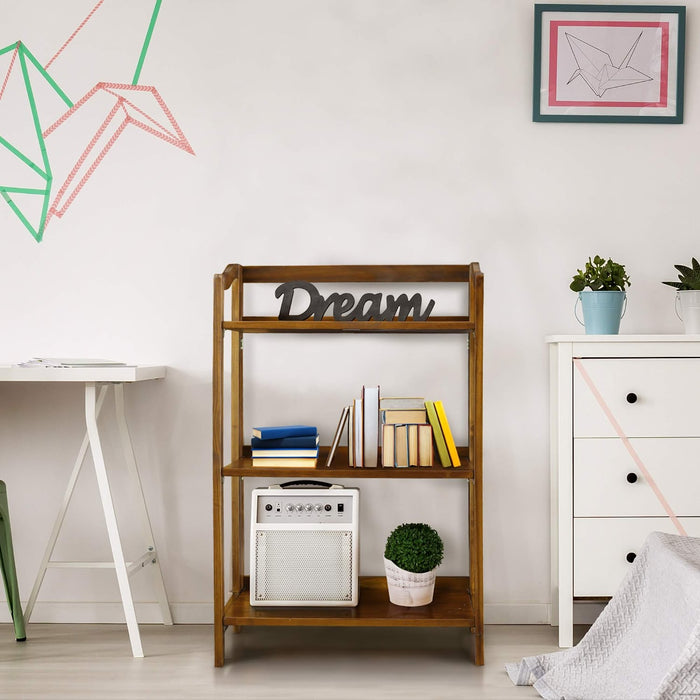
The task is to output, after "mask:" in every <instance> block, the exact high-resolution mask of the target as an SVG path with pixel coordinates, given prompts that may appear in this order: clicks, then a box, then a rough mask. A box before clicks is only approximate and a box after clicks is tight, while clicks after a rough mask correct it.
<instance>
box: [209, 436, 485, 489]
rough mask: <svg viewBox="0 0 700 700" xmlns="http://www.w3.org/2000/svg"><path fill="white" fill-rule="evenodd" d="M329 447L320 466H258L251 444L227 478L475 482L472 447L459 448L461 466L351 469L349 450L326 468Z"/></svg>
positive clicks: (320, 456)
mask: <svg viewBox="0 0 700 700" xmlns="http://www.w3.org/2000/svg"><path fill="white" fill-rule="evenodd" d="M328 450H329V447H328V446H327V445H325V446H321V447H320V448H319V454H318V466H316V467H309V468H303V467H254V466H253V460H252V459H251V457H250V445H244V447H243V457H241V459H237V460H234V461H233V462H232V463H230V464H227V465H226V466H224V468H223V470H222V474H223V475H224V476H245V477H269V476H273V477H279V478H280V479H301V478H308V479H321V480H323V479H473V478H474V470H473V469H472V467H471V465H470V464H469V448H468V447H466V446H459V447H458V448H457V451H458V452H459V458H460V461H461V462H462V465H461V466H460V467H443V466H442V465H441V464H434V465H433V466H432V467H381V466H380V467H351V466H348V448H347V447H338V448H337V450H336V453H335V456H334V457H333V464H332V466H330V467H326V466H325V464H326V459H327V457H328Z"/></svg>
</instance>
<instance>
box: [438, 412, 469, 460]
mask: <svg viewBox="0 0 700 700" xmlns="http://www.w3.org/2000/svg"><path fill="white" fill-rule="evenodd" d="M435 412H436V413H437V415H438V419H439V421H440V427H441V428H442V434H443V435H444V437H445V444H446V445H447V451H448V452H449V453H450V459H451V460H452V466H453V467H459V466H460V465H461V464H462V463H461V462H460V461H459V455H458V454H457V445H455V441H454V438H453V437H452V431H451V430H450V424H449V423H448V422H447V415H446V414H445V409H444V407H443V405H442V401H436V402H435Z"/></svg>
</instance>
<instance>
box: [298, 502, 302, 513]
mask: <svg viewBox="0 0 700 700" xmlns="http://www.w3.org/2000/svg"><path fill="white" fill-rule="evenodd" d="M297 510H298V511H299V512H301V511H302V510H304V504H303V503H297Z"/></svg>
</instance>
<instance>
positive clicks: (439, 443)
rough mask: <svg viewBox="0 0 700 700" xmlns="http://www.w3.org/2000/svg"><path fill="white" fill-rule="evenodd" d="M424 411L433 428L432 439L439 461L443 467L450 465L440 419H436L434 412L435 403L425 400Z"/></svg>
mask: <svg viewBox="0 0 700 700" xmlns="http://www.w3.org/2000/svg"><path fill="white" fill-rule="evenodd" d="M425 411H426V413H427V414H428V421H429V422H430V425H431V426H432V428H433V439H434V440H435V447H436V448H437V451H438V456H439V457H440V463H441V464H442V466H443V467H451V466H452V463H451V462H450V454H449V452H448V451H447V445H446V444H445V438H444V437H443V435H442V429H441V428H440V421H439V420H438V417H437V413H436V412H435V404H434V403H433V402H432V401H426V402H425Z"/></svg>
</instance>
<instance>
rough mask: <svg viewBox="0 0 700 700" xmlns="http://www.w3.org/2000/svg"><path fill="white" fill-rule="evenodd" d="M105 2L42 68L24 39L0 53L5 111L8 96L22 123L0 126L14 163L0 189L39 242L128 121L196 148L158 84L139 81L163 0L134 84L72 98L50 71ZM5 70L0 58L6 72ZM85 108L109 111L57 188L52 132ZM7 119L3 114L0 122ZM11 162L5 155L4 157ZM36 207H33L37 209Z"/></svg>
mask: <svg viewBox="0 0 700 700" xmlns="http://www.w3.org/2000/svg"><path fill="white" fill-rule="evenodd" d="M115 1H116V0H115ZM103 2H104V0H99V2H98V3H97V4H96V5H95V6H94V7H93V8H92V10H91V11H90V12H89V14H88V15H87V17H86V18H85V19H84V20H83V21H82V22H81V23H80V24H79V25H78V27H77V29H76V30H75V31H74V32H73V33H72V34H71V36H70V37H69V38H68V40H66V41H65V42H64V43H63V45H62V46H61V47H60V49H59V50H58V51H57V52H56V53H55V54H54V55H53V56H52V57H51V59H50V60H49V61H48V62H47V63H46V65H45V66H43V67H42V66H41V64H40V63H39V62H38V61H37V60H36V58H35V57H34V56H33V55H32V53H31V52H30V51H29V50H28V49H27V47H26V46H25V45H24V44H22V42H16V43H15V44H11V45H9V46H7V47H5V48H3V49H0V59H2V57H3V56H5V58H6V59H8V66H7V69H6V71H5V73H4V76H3V80H2V84H1V85H0V117H2V115H3V114H4V113H5V111H4V108H5V106H6V105H5V104H3V102H10V104H9V105H8V109H7V111H9V112H10V117H11V119H12V123H14V124H15V125H18V126H17V128H16V131H17V133H16V134H13V133H9V131H8V132H6V133H0V156H9V158H10V162H11V165H12V173H9V172H8V174H7V176H8V177H9V178H10V179H9V180H8V182H11V184H4V183H3V182H2V180H0V196H2V198H3V199H4V200H5V202H6V203H7V204H8V206H10V208H11V209H12V211H13V212H14V213H15V215H16V216H17V218H18V219H19V220H20V222H21V223H22V224H23V225H24V227H25V228H26V229H27V230H28V231H29V232H30V233H31V234H32V236H33V237H34V238H35V239H36V240H37V241H41V240H42V238H43V235H44V231H45V230H46V227H47V225H48V224H49V222H50V221H51V219H52V218H53V217H54V216H56V217H59V218H60V217H62V216H63V215H64V214H65V212H66V210H67V209H68V208H69V207H70V206H71V205H72V204H73V203H74V202H75V200H76V198H77V196H78V195H79V194H80V192H81V190H82V189H83V187H84V186H85V183H86V182H87V181H88V180H89V179H90V178H91V177H92V176H93V175H94V174H95V172H96V170H97V168H98V166H99V165H100V164H102V162H103V160H104V158H105V156H106V155H107V153H108V152H109V151H110V150H111V149H112V148H113V147H114V146H115V144H116V143H117V141H118V139H119V137H120V136H121V135H122V134H123V133H124V132H125V131H126V130H127V127H132V128H133V127H136V128H138V129H140V130H142V131H143V132H145V133H146V134H148V135H150V136H155V137H157V138H158V139H160V140H162V141H165V142H166V143H169V144H170V145H173V146H175V147H177V148H179V149H181V150H183V151H186V152H187V153H190V154H192V155H194V151H193V149H192V147H191V146H190V144H189V142H188V141H187V138H186V137H185V135H184V134H183V132H182V130H181V129H180V126H179V125H178V123H177V121H176V120H175V118H174V117H173V115H172V113H171V111H170V109H169V108H168V106H167V105H166V103H165V101H164V100H163V99H162V97H161V95H160V93H159V92H158V90H157V89H156V88H155V87H154V86H147V85H139V84H138V81H139V78H140V74H141V70H142V68H143V64H144V60H145V57H146V53H147V50H148V46H149V44H150V41H151V37H152V35H153V30H154V27H155V22H156V19H157V16H158V12H159V10H160V5H161V0H156V3H155V6H154V9H153V12H152V13H151V19H150V23H149V26H148V30H147V33H146V38H145V40H144V42H143V46H142V48H141V52H140V55H139V59H138V62H137V67H136V71H135V73H134V77H133V80H132V83H131V84H129V83H110V82H98V83H97V84H96V85H95V86H94V87H93V88H92V89H90V90H89V91H88V92H87V93H86V94H85V95H84V96H83V97H81V98H80V99H79V100H78V101H77V102H75V103H73V102H72V101H71V100H70V98H69V97H68V96H67V95H66V94H65V92H64V91H63V90H62V89H61V87H60V86H59V85H58V83H57V82H56V81H55V80H54V79H53V78H52V77H51V75H50V74H49V72H48V69H49V67H50V66H51V65H52V64H53V63H54V62H55V61H56V60H57V59H58V58H59V56H60V55H61V54H62V53H63V52H64V51H65V50H66V49H67V47H68V46H69V44H70V43H71V42H72V41H73V39H74V38H75V37H76V35H77V34H78V33H79V32H80V31H81V30H82V29H83V28H84V27H85V25H86V24H87V23H88V21H89V20H90V19H91V18H92V16H93V15H94V14H95V12H96V11H97V10H98V9H99V8H100V6H102V4H103ZM2 75H3V73H2V64H0V76H2ZM13 76H14V78H13ZM8 85H11V86H13V88H14V89H13V95H12V100H11V101H10V100H8V99H7V94H6V93H7V88H8ZM37 89H38V91H39V92H40V93H41V91H42V90H43V100H44V101H42V102H41V105H40V104H39V102H40V101H38V100H37V99H36V97H35V94H36V93H37ZM46 94H49V95H50V96H51V98H52V99H53V100H54V101H55V102H60V105H61V106H62V109H61V110H60V112H58V114H59V116H58V117H57V118H54V119H53V120H52V121H50V123H48V124H44V123H43V119H42V116H44V115H45V111H44V110H43V108H44V104H45V100H46ZM105 100H106V102H105ZM66 107H68V109H67V110H66V109H65V108H66ZM85 109H88V110H92V113H93V114H95V113H97V114H99V112H100V110H101V109H104V111H103V112H102V117H100V119H99V122H100V123H99V125H98V126H97V129H96V130H95V131H94V132H90V131H87V132H84V138H82V142H81V144H80V145H79V146H78V147H77V148H75V154H76V155H75V157H74V164H73V166H72V168H70V169H69V172H68V175H67V176H66V177H65V179H64V180H63V181H62V182H61V183H60V186H59V187H58V191H57V192H55V193H54V186H55V185H56V184H57V183H56V182H55V175H54V172H53V170H52V167H51V159H50V157H49V156H50V153H51V151H50V149H49V146H50V145H51V141H50V136H51V135H52V134H54V133H56V132H60V130H61V128H62V127H64V125H66V124H67V123H68V122H70V121H71V120H72V119H73V118H74V117H76V115H78V114H80V113H81V110H83V111H84V110H85ZM44 119H46V117H44ZM8 121H9V120H8V119H7V118H5V119H3V120H2V121H0V123H7V122H8ZM81 133H83V132H82V131H81ZM5 162H6V161H5V160H2V159H0V163H3V164H4V163H5ZM2 177H3V174H2V173H0V178H2ZM15 178H17V179H15ZM20 202H21V203H20ZM32 205H33V206H32ZM32 209H34V210H35V211H33V212H32Z"/></svg>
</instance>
